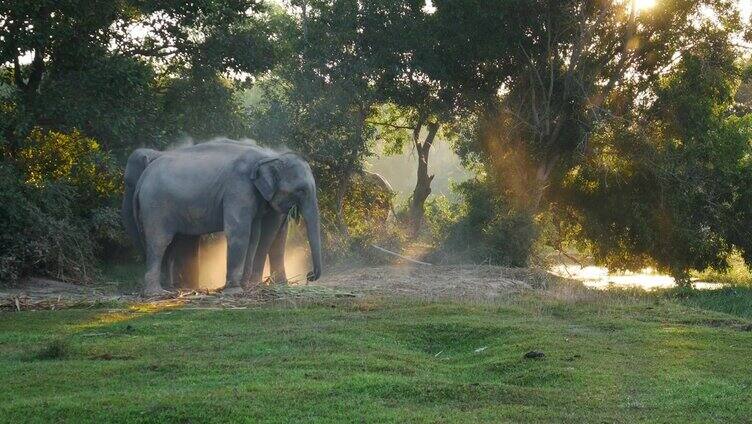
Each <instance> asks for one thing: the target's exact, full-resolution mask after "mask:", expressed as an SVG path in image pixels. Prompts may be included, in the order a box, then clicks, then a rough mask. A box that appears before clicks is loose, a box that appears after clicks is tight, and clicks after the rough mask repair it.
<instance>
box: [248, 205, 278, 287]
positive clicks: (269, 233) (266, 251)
mask: <svg viewBox="0 0 752 424" xmlns="http://www.w3.org/2000/svg"><path fill="white" fill-rule="evenodd" d="M285 218H286V215H282V214H280V213H276V212H269V213H267V214H266V215H265V216H264V217H263V219H262V220H261V228H260V236H259V241H258V247H257V249H256V252H255V255H254V256H250V255H251V253H250V252H249V253H248V256H247V258H248V259H250V258H253V260H246V263H245V274H244V276H243V278H244V279H243V281H246V282H248V284H249V285H251V286H253V285H257V284H259V283H261V280H262V278H263V273H264V265H265V264H266V256H267V255H270V254H271V249H272V247H273V246H274V243H275V242H276V240H277V237H278V236H279V232H280V228H281V227H282V224H283V222H284V221H285ZM270 261H271V258H270Z"/></svg>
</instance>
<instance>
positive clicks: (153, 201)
mask: <svg viewBox="0 0 752 424" xmlns="http://www.w3.org/2000/svg"><path fill="white" fill-rule="evenodd" d="M249 147H250V146H249V145H246V144H241V143H232V142H221V141H216V142H208V143H203V144H199V145H196V146H191V147H187V148H182V149H177V150H174V151H169V152H162V153H161V154H160V155H158V156H157V157H156V158H154V159H153V160H151V161H150V162H149V163H148V166H147V167H146V169H145V170H144V171H143V173H142V174H141V177H140V178H139V179H138V183H137V185H136V188H135V191H134V193H133V199H132V200H133V203H132V204H133V207H132V217H133V221H132V222H133V223H135V226H136V232H135V235H136V236H137V239H138V240H139V241H140V244H141V245H142V246H144V248H145V252H146V263H147V271H146V276H145V287H144V293H145V294H148V295H151V294H155V293H159V292H161V291H162V289H161V287H160V284H159V279H160V278H159V277H160V273H161V264H162V259H163V256H164V254H165V251H166V249H167V247H168V245H169V244H170V242H171V241H172V239H173V238H174V237H175V236H176V235H179V234H180V235H200V234H207V233H212V232H218V231H224V232H225V235H226V236H227V243H228V254H227V285H226V290H227V291H230V292H236V291H239V290H241V284H242V283H244V282H246V281H251V280H252V278H251V274H252V273H253V271H254V259H255V258H256V257H257V255H256V253H257V250H258V249H257V248H258V246H259V244H260V239H261V233H262V231H261V228H262V226H264V227H265V228H266V229H269V228H280V229H281V228H283V226H284V224H285V221H284V217H286V216H287V213H288V212H289V210H290V209H291V208H292V207H293V206H295V205H296V206H297V207H298V208H299V210H300V213H301V215H302V217H303V219H304V220H305V221H306V227H307V231H308V240H309V243H310V247H311V257H312V260H313V271H312V272H310V273H309V274H308V280H309V281H313V280H316V279H318V277H319V276H320V275H321V235H320V230H319V222H320V218H319V210H318V200H317V197H316V185H315V181H314V178H313V174H312V172H311V169H310V167H309V166H308V164H307V163H306V162H305V161H304V160H303V159H301V158H300V157H298V156H297V155H294V154H291V153H284V154H279V153H275V152H272V151H269V150H266V149H261V148H257V147H256V148H249ZM125 209H126V208H125V207H124V210H125ZM126 222H127V219H126ZM277 223H278V225H277ZM127 225H128V224H126V226H127ZM270 233H273V234H274V235H275V236H274V237H271V236H270V239H269V240H266V241H264V240H261V242H262V243H261V244H262V245H263V244H264V243H268V244H269V245H270V247H269V249H271V250H274V249H272V248H271V245H273V244H275V240H276V239H277V237H276V235H277V234H279V230H278V231H270ZM262 247H263V246H262ZM275 247H276V246H275ZM282 248H284V246H282ZM262 250H263V249H262ZM262 266H263V265H262ZM257 268H258V267H256V269H257Z"/></svg>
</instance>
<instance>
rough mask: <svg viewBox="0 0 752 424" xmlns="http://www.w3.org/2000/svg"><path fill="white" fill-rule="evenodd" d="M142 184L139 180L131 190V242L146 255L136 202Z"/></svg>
mask: <svg viewBox="0 0 752 424" xmlns="http://www.w3.org/2000/svg"><path fill="white" fill-rule="evenodd" d="M142 182H143V179H141V178H139V180H138V184H136V188H135V190H133V199H132V202H131V205H132V211H133V213H132V219H133V229H134V231H133V240H135V241H136V242H137V244H138V247H139V248H141V251H142V252H144V254H146V243H145V242H144V231H143V228H142V226H141V204H140V202H139V201H138V197H139V196H138V194H139V192H140V191H141V183H142Z"/></svg>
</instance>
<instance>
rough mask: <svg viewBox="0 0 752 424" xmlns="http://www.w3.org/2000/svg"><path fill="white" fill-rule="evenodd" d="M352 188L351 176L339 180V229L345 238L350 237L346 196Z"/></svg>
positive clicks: (347, 175)
mask: <svg viewBox="0 0 752 424" xmlns="http://www.w3.org/2000/svg"><path fill="white" fill-rule="evenodd" d="M349 187H350V174H349V173H348V174H346V175H344V176H342V177H341V178H340V180H339V187H337V227H338V229H339V232H340V234H342V236H344V237H345V238H349V237H350V232H349V231H348V230H347V222H346V221H345V211H344V207H345V195H346V194H347V190H348V188H349Z"/></svg>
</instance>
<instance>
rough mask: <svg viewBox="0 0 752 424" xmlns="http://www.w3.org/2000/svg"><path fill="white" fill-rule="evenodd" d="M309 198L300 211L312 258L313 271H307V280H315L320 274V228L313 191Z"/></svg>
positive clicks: (317, 205)
mask: <svg viewBox="0 0 752 424" xmlns="http://www.w3.org/2000/svg"><path fill="white" fill-rule="evenodd" d="M309 199H310V200H308V201H307V202H306V204H304V205H302V206H303V207H302V208H301V212H302V215H303V219H305V222H306V230H307V233H308V243H309V244H310V246H311V259H312V260H313V272H309V273H308V281H315V280H318V278H319V277H320V276H321V229H320V217H319V204H318V200H317V199H316V195H315V193H314V194H312V195H311V196H310V197H309Z"/></svg>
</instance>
